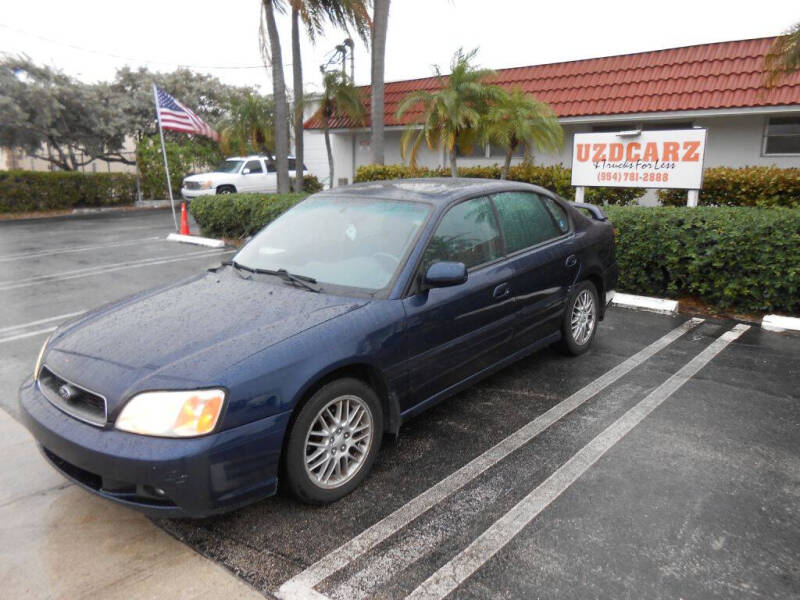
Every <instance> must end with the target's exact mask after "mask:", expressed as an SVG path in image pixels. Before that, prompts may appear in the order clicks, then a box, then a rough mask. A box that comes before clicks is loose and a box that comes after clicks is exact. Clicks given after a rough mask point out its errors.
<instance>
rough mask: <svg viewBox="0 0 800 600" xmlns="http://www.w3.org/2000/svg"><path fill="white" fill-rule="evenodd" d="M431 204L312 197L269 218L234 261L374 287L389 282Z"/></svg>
mask: <svg viewBox="0 0 800 600" xmlns="http://www.w3.org/2000/svg"><path fill="white" fill-rule="evenodd" d="M430 210H431V207H430V205H428V204H423V203H418V202H405V201H398V200H378V199H362V198H358V199H355V198H341V197H336V198H332V197H326V196H319V197H312V198H309V199H308V200H305V201H303V202H301V203H300V204H298V205H297V206H295V207H294V208H292V209H291V210H289V211H288V212H286V213H284V214H283V215H282V216H280V217H279V218H278V219H276V220H275V221H273V222H272V223H270V224H269V225H268V226H267V227H266V228H265V229H263V230H262V231H261V232H260V233H258V234H257V235H256V236H255V237H254V238H253V239H252V240H251V241H250V242H249V243H248V244H247V245H246V246H245V247H244V248H242V249H241V251H240V252H239V253H238V254H237V255H236V257H235V258H234V261H235V262H236V263H238V264H240V265H242V266H243V267H246V268H250V269H266V270H270V271H277V270H279V269H285V270H286V271H288V272H289V273H292V274H294V275H301V276H305V277H313V278H314V279H316V280H317V282H318V283H320V284H322V285H323V286H324V284H332V285H337V286H345V287H354V288H360V289H364V290H368V291H370V292H372V291H377V290H380V289H383V288H385V287H386V286H387V285H389V283H390V282H391V280H392V278H393V277H394V274H395V273H396V272H397V270H398V269H399V267H400V265H401V263H402V261H403V260H404V258H405V256H406V253H407V252H408V250H409V248H410V246H411V244H412V243H413V241H414V239H415V238H416V235H417V233H418V232H419V230H420V227H421V226H422V224H423V223H424V222H425V220H426V219H427V217H428V214H429V212H430Z"/></svg>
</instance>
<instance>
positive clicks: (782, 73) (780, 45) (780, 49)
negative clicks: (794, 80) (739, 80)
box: [764, 23, 800, 87]
mask: <svg viewBox="0 0 800 600" xmlns="http://www.w3.org/2000/svg"><path fill="white" fill-rule="evenodd" d="M796 71H800V23H797V24H795V26H794V27H792V28H791V29H790V30H789V31H787V32H786V33H784V34H783V35H781V36H779V37H777V38H775V41H774V42H773V44H772V47H771V48H770V49H769V52H768V53H767V55H766V56H765V57H764V85H766V86H767V87H771V86H773V85H775V84H776V83H777V82H778V80H779V79H781V78H782V77H786V76H787V75H790V74H792V73H794V72H796Z"/></svg>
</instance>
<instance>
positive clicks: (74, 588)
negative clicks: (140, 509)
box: [0, 409, 263, 600]
mask: <svg viewBox="0 0 800 600" xmlns="http://www.w3.org/2000/svg"><path fill="white" fill-rule="evenodd" d="M0 456H2V457H3V466H2V467H0V540H2V543H0V582H2V584H1V585H2V589H0V596H2V597H4V598H15V599H18V600H20V599H23V598H37V599H40V598H65V599H66V598H69V599H70V600H73V599H75V600H77V599H79V598H89V597H92V598H104V599H105V598H124V599H125V600H134V599H136V598H169V599H170V600H178V599H182V598H226V600H228V599H234V598H259V599H263V596H262V595H261V594H259V593H257V592H256V591H255V590H253V589H252V588H250V587H249V586H248V585H246V584H245V583H243V582H241V581H240V580H239V579H237V578H236V577H235V576H234V575H232V574H231V573H229V572H228V571H226V570H225V569H223V568H222V567H220V566H218V565H216V564H215V563H213V562H211V561H209V560H207V559H205V558H203V557H202V556H200V555H199V554H197V553H195V552H194V551H193V550H191V549H189V548H188V547H187V546H184V545H183V544H181V543H180V542H178V541H176V540H175V539H173V538H172V537H170V536H169V535H167V534H166V533H164V532H163V531H161V530H160V529H158V528H157V527H156V526H155V525H153V524H152V523H151V522H150V521H148V520H147V519H146V518H144V517H143V516H141V515H139V514H138V513H135V512H132V511H129V510H128V509H125V508H121V507H118V506H116V505H114V504H112V503H110V502H106V501H104V500H102V499H100V498H96V497H94V496H93V495H91V494H89V493H88V492H85V491H83V490H82V489H80V488H78V487H77V486H75V485H73V484H71V483H68V482H67V481H66V480H65V479H64V478H63V477H61V476H60V475H58V474H57V473H56V472H55V471H54V470H53V469H51V468H50V467H49V466H48V465H47V464H46V463H45V461H44V459H43V458H42V457H41V456H40V454H39V452H38V450H37V448H36V445H35V443H34V442H33V439H32V438H31V436H30V435H29V434H28V432H27V431H26V430H25V428H24V427H22V426H21V425H20V424H19V423H17V422H16V421H15V420H14V419H12V418H11V417H10V416H9V415H8V413H6V412H5V411H4V410H1V409H0Z"/></svg>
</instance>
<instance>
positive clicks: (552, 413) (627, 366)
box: [277, 318, 703, 600]
mask: <svg viewBox="0 0 800 600" xmlns="http://www.w3.org/2000/svg"><path fill="white" fill-rule="evenodd" d="M702 322H703V319H699V318H693V319H690V320H688V321H686V322H684V323H682V324H681V325H680V326H678V327H676V328H675V329H673V330H672V331H670V332H669V333H667V334H665V335H664V336H662V337H660V338H659V339H657V340H656V341H654V342H653V343H651V344H649V345H648V346H646V347H645V348H643V349H641V350H639V351H638V352H637V353H636V354H634V355H633V356H631V357H629V358H627V359H626V360H624V361H623V362H621V363H620V364H618V365H617V366H616V367H614V368H613V369H611V370H610V371H608V372H606V373H604V374H603V375H601V376H600V377H598V378H597V379H595V380H594V381H592V382H591V383H589V384H588V385H586V386H585V387H583V388H581V389H580V390H578V391H577V392H575V393H574V394H572V395H571V396H569V397H568V398H566V399H565V400H563V401H561V402H560V403H558V404H556V405H555V406H553V407H552V408H551V409H550V410H548V411H547V412H545V413H543V414H542V415H540V416H538V417H537V418H536V419H534V420H533V421H531V422H530V423H528V424H527V425H524V426H523V427H522V428H520V429H518V430H517V431H516V432H514V433H512V434H511V435H510V436H508V437H507V438H505V439H504V440H502V441H501V442H499V443H498V444H496V445H495V446H493V447H492V448H489V449H488V450H486V451H485V452H484V453H483V454H481V455H479V456H478V457H476V458H474V459H473V460H472V461H470V462H469V463H467V464H466V465H464V466H463V467H461V468H460V469H458V470H457V471H455V472H453V473H451V474H450V475H449V476H447V477H446V478H444V479H443V480H442V481H440V482H439V483H437V484H435V485H434V486H432V487H430V488H428V489H427V490H426V491H424V492H422V493H421V494H419V495H418V496H416V497H415V498H413V499H412V500H411V501H409V502H408V503H407V504H405V505H403V506H401V507H400V508H398V509H397V510H395V511H394V512H393V513H391V514H390V515H388V516H386V517H384V518H383V519H381V520H380V521H378V522H377V523H375V524H374V525H372V526H370V527H369V528H367V529H365V530H364V531H362V532H361V533H360V534H359V535H357V536H356V537H354V538H353V539H351V540H350V541H349V542H346V543H345V544H343V545H342V546H339V547H338V548H337V549H335V550H334V551H332V552H330V553H328V554H327V555H325V556H324V557H323V558H321V559H319V560H318V561H317V562H315V563H314V564H313V565H311V566H310V567H308V568H307V569H306V570H304V571H302V572H301V573H299V574H298V575H295V576H294V577H292V578H291V579H289V580H288V581H286V582H285V583H284V584H283V585H281V587H280V589H279V590H278V592H277V596H278V597H279V598H282V599H283V600H300V599H302V598H318V599H322V598H325V596H324V595H323V594H320V593H319V592H317V591H316V590H315V589H314V586H315V585H317V584H318V583H320V582H321V581H323V580H325V579H327V578H328V577H330V576H331V575H333V574H334V573H336V572H337V571H339V570H341V569H342V568H344V567H346V566H347V565H348V564H350V563H352V562H353V561H354V560H356V559H357V558H359V557H360V556H362V555H363V554H365V553H367V552H368V551H369V550H371V549H372V548H373V547H375V546H376V545H377V544H379V543H381V542H382V541H383V540H385V539H386V538H388V537H389V536H391V535H393V534H394V533H396V532H397V531H399V530H400V529H402V528H403V527H405V526H406V525H408V524H409V523H410V522H411V521H413V520H414V519H416V518H417V517H419V516H420V515H422V514H423V513H425V512H426V511H428V510H429V509H430V508H432V507H433V506H435V505H437V504H438V503H440V502H441V501H442V500H444V499H445V498H447V497H448V496H450V495H451V494H453V493H454V492H456V491H458V490H459V489H461V488H462V487H464V486H465V485H467V484H468V483H469V482H470V481H472V480H473V479H475V478H476V477H478V476H479V475H481V474H482V473H484V472H485V471H487V470H488V469H490V468H491V467H492V466H494V465H495V464H497V463H498V462H500V461H501V460H502V459H503V458H505V457H506V456H508V455H509V454H511V453H512V452H514V451H515V450H517V449H518V448H520V447H522V446H523V445H525V444H527V443H528V442H529V441H531V440H532V439H533V438H535V437H536V436H537V435H539V434H540V433H541V432H542V431H544V430H545V429H547V428H548V427H550V426H551V425H552V424H554V423H555V422H557V421H558V420H560V419H561V418H563V417H564V416H566V415H568V414H569V413H570V412H572V411H573V410H575V409H576V408H578V407H579V406H581V405H582V404H583V403H584V402H586V401H587V400H589V399H590V398H592V397H594V396H595V395H596V394H598V393H599V392H600V391H602V390H603V389H605V388H607V387H608V386H610V385H611V384H613V383H614V382H616V381H617V380H619V379H620V378H622V377H623V376H625V375H626V374H628V373H629V372H630V371H632V370H633V369H635V368H636V367H638V366H639V365H641V364H642V363H643V362H645V361H646V360H648V359H650V358H651V357H652V356H653V355H655V354H656V353H658V352H660V351H661V350H663V349H664V348H666V347H667V346H668V345H669V344H671V343H672V342H674V341H675V340H677V339H678V338H680V337H681V336H682V335H684V334H685V333H687V332H688V331H691V330H692V329H694V328H695V327H697V326H698V325H700V323H702Z"/></svg>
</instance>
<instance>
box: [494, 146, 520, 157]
mask: <svg viewBox="0 0 800 600" xmlns="http://www.w3.org/2000/svg"><path fill="white" fill-rule="evenodd" d="M506 152H508V148H506V147H505V146H496V145H495V144H492V145H491V146H489V156H491V157H492V158H494V157H502V158H505V157H506ZM511 156H513V157H515V158H522V157H523V156H525V144H517V147H516V148H515V149H514V153H513V154H512V155H511Z"/></svg>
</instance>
